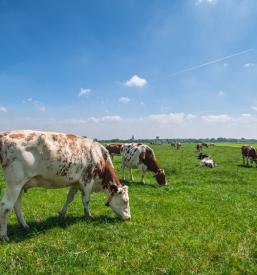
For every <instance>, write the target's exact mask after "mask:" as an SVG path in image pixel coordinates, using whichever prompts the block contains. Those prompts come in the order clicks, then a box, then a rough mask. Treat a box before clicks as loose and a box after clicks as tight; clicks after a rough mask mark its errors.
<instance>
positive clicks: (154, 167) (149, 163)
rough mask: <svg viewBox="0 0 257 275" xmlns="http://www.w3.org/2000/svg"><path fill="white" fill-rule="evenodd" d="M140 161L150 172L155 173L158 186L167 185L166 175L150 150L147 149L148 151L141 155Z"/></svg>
mask: <svg viewBox="0 0 257 275" xmlns="http://www.w3.org/2000/svg"><path fill="white" fill-rule="evenodd" d="M139 159H140V161H141V162H142V163H144V165H145V166H146V167H147V169H148V170H150V171H152V172H154V173H155V177H156V180H157V182H158V184H160V185H165V184H166V178H165V173H164V171H163V170H161V169H160V166H159V164H158V163H157V161H156V159H155V157H154V154H153V152H152V151H151V150H150V149H148V148H146V150H145V151H143V152H142V153H141V154H140V155H139Z"/></svg>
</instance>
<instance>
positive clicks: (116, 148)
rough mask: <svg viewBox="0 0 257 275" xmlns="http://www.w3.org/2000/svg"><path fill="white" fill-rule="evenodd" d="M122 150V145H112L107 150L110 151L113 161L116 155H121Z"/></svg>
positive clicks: (108, 145)
mask: <svg viewBox="0 0 257 275" xmlns="http://www.w3.org/2000/svg"><path fill="white" fill-rule="evenodd" d="M121 148H122V144H120V143H112V144H107V145H106V149H107V150H108V152H109V154H110V155H111V158H112V159H113V156H114V155H120V152H121Z"/></svg>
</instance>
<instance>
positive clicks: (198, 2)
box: [195, 0, 217, 6]
mask: <svg viewBox="0 0 257 275" xmlns="http://www.w3.org/2000/svg"><path fill="white" fill-rule="evenodd" d="M216 3H217V0H196V2H195V5H196V6H199V5H201V4H211V5H215V4H216Z"/></svg>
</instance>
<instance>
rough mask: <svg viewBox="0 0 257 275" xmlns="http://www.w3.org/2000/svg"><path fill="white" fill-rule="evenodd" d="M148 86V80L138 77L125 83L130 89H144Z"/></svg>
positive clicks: (135, 76)
mask: <svg viewBox="0 0 257 275" xmlns="http://www.w3.org/2000/svg"><path fill="white" fill-rule="evenodd" d="M146 84H147V80H146V79H144V78H141V77H139V76H137V75H134V76H132V77H131V78H130V79H129V80H127V81H126V82H125V85H126V86H128V87H140V88H142V87H144V86H145V85H146Z"/></svg>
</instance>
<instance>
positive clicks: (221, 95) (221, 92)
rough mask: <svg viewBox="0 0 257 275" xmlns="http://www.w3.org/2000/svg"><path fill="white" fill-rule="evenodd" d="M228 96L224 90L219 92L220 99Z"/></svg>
mask: <svg viewBox="0 0 257 275" xmlns="http://www.w3.org/2000/svg"><path fill="white" fill-rule="evenodd" d="M226 95H227V94H226V93H225V92H223V91H222V90H220V91H219V92H218V97H224V96H226Z"/></svg>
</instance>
